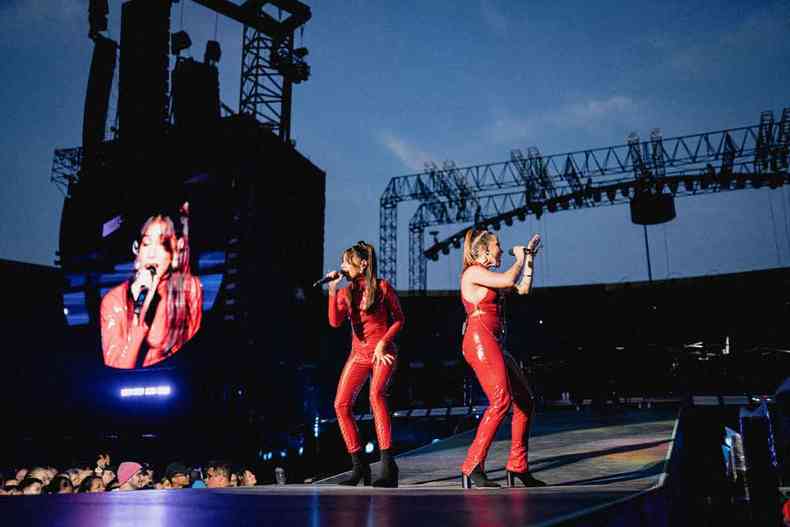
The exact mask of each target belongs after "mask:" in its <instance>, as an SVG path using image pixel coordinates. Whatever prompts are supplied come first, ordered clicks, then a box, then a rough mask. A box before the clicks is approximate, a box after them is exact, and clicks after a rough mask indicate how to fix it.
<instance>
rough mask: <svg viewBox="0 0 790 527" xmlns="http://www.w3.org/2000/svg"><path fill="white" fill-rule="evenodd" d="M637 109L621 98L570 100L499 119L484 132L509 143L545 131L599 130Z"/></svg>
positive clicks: (495, 139)
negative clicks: (526, 114) (552, 107)
mask: <svg viewBox="0 0 790 527" xmlns="http://www.w3.org/2000/svg"><path fill="white" fill-rule="evenodd" d="M638 109H639V104H638V103H637V102H636V101H634V99H632V98H631V97H628V96H625V95H613V96H611V97H609V98H607V99H588V100H584V101H574V102H572V103H569V104H566V105H564V106H561V107H560V108H557V109H556V110H553V111H550V112H543V113H538V114H535V115H533V116H531V117H523V116H520V115H517V114H509V115H505V116H502V117H500V118H497V119H496V120H495V121H494V122H493V123H492V124H491V125H490V126H489V127H488V130H487V133H488V136H489V138H490V139H491V140H492V141H494V142H495V143H513V142H515V141H518V140H522V139H526V138H530V137H534V136H536V135H537V134H538V133H539V132H541V131H543V130H546V129H547V128H552V129H556V130H565V131H571V130H579V129H584V130H591V129H593V128H600V127H601V126H605V125H607V124H611V123H616V122H620V121H622V120H623V118H624V117H627V116H633V115H634V114H635V113H636V112H637V110H638Z"/></svg>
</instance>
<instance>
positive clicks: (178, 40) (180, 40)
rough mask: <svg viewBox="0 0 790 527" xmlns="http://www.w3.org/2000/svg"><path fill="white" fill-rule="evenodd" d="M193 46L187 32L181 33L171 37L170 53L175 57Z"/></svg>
mask: <svg viewBox="0 0 790 527" xmlns="http://www.w3.org/2000/svg"><path fill="white" fill-rule="evenodd" d="M191 46H192V39H191V38H189V34H188V33H187V32H186V31H179V32H177V33H173V34H171V35H170V50H171V51H170V52H171V53H172V54H173V55H176V56H178V55H180V54H181V52H182V51H184V50H185V49H189V48H190V47H191Z"/></svg>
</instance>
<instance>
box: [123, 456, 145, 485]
mask: <svg viewBox="0 0 790 527" xmlns="http://www.w3.org/2000/svg"><path fill="white" fill-rule="evenodd" d="M146 481H147V477H146V475H145V469H144V468H143V466H142V465H141V464H140V463H137V462H135V461H124V462H123V463H121V464H120V465H118V490H120V491H127V490H140V489H142V488H144V487H145V485H146Z"/></svg>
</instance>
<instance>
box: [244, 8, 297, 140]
mask: <svg viewBox="0 0 790 527" xmlns="http://www.w3.org/2000/svg"><path fill="white" fill-rule="evenodd" d="M267 3H268V2H264V1H257V2H256V1H248V2H246V3H245V6H247V4H259V5H258V6H257V8H256V9H257V14H258V16H259V17H261V19H265V20H268V21H270V23H271V25H272V26H274V27H276V29H277V30H276V31H275V30H274V29H272V30H266V31H263V30H262V29H263V28H260V27H255V26H251V25H246V24H245V26H244V36H243V39H242V58H241V86H240V94H239V113H246V114H250V115H253V116H254V117H255V118H256V119H257V120H258V121H259V122H261V123H263V124H265V125H268V126H269V127H270V128H271V129H272V131H273V132H274V133H276V134H277V135H279V136H280V139H282V140H283V141H285V142H288V141H290V139H291V103H292V94H293V85H294V84H295V83H300V82H303V81H305V80H307V78H308V77H309V75H310V68H309V66H308V65H307V63H305V61H304V57H305V55H306V54H307V50H306V49H305V48H300V49H299V50H294V31H295V30H296V29H297V28H298V27H300V26H302V25H303V24H304V23H306V22H307V21H308V20H309V19H310V17H311V13H310V8H309V7H307V6H306V5H304V4H302V3H301V2H296V1H291V0H288V1H282V0H281V1H278V2H273V3H274V4H275V5H276V7H277V16H278V18H273V17H272V16H271V15H269V14H268V13H267V12H266V11H265V10H264V9H265V7H266V6H265V4H267ZM253 7H254V6H253Z"/></svg>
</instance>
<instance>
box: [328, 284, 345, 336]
mask: <svg viewBox="0 0 790 527" xmlns="http://www.w3.org/2000/svg"><path fill="white" fill-rule="evenodd" d="M344 291H347V290H346V289H341V290H340V291H339V292H338V291H335V292H334V293H333V292H331V291H330V292H329V313H328V315H329V325H330V326H332V327H333V328H339V327H340V325H341V324H342V323H343V321H344V320H345V319H346V317H347V316H348V301H347V300H346V295H345V294H344Z"/></svg>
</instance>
